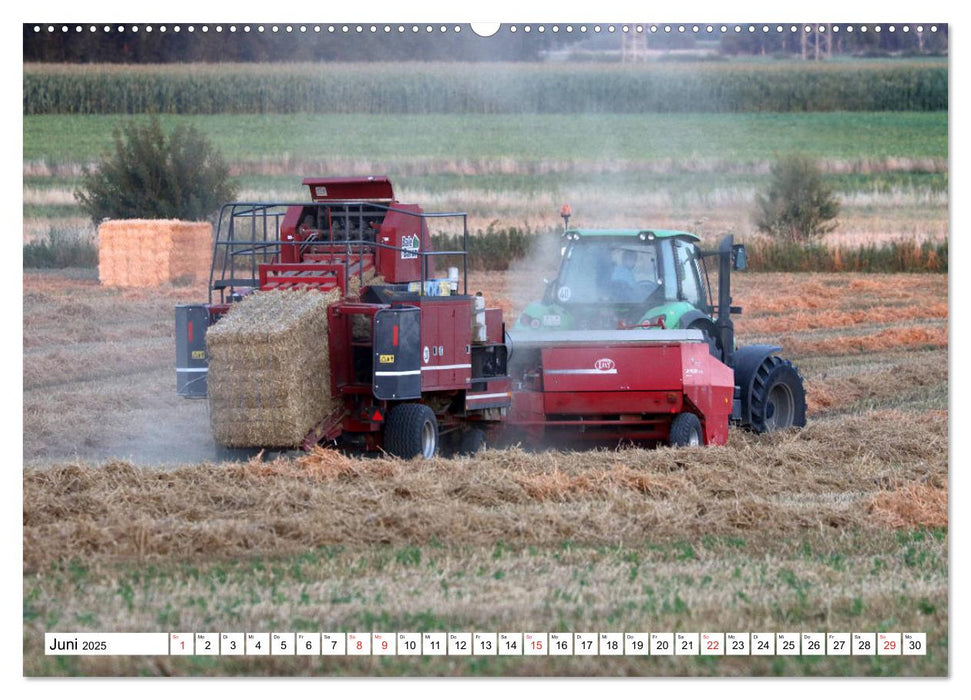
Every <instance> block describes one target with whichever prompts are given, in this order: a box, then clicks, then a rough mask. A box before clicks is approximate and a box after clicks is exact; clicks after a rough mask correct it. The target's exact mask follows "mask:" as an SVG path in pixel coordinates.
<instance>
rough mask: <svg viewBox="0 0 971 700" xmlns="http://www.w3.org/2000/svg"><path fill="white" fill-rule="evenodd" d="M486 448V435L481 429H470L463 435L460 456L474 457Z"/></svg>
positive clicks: (460, 443)
mask: <svg viewBox="0 0 971 700" xmlns="http://www.w3.org/2000/svg"><path fill="white" fill-rule="evenodd" d="M485 448H486V434H485V432H484V431H483V430H481V429H479V428H469V429H468V430H466V431H465V433H463V434H462V440H461V442H459V454H460V455H474V454H477V453H479V452H482V451H483V450H485Z"/></svg>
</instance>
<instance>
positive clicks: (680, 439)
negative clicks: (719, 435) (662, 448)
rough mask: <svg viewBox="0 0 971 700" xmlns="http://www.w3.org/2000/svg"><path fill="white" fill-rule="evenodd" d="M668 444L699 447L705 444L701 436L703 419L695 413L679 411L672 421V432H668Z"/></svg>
mask: <svg viewBox="0 0 971 700" xmlns="http://www.w3.org/2000/svg"><path fill="white" fill-rule="evenodd" d="M668 444H669V445H671V447H697V446H698V445H702V444H704V440H703V439H702V437H701V421H700V420H698V416H696V415H695V414H694V413H679V414H678V415H676V416H675V417H674V420H672V421H671V432H670V433H668Z"/></svg>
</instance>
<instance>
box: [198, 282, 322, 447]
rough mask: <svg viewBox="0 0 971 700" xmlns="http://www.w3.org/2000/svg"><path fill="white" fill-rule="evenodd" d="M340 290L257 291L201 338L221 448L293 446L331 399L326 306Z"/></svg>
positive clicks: (212, 418)
mask: <svg viewBox="0 0 971 700" xmlns="http://www.w3.org/2000/svg"><path fill="white" fill-rule="evenodd" d="M338 299H340V292H339V290H336V289H335V290H332V291H330V292H328V293H326V294H324V293H321V292H316V291H272V292H256V293H254V294H251V295H249V296H247V297H245V298H244V299H243V300H242V301H241V302H238V303H237V304H234V305H233V307H232V308H231V309H230V311H229V313H228V314H226V316H224V317H223V318H222V319H221V320H220V321H219V322H217V323H216V324H215V325H214V326H212V328H210V329H209V332H208V333H207V334H206V348H207V354H208V356H209V377H208V386H209V417H210V422H211V424H212V433H213V438H214V439H215V441H216V442H217V443H218V444H220V445H223V446H224V447H282V448H290V447H297V446H299V445H300V443H301V441H302V440H303V438H304V437H305V436H306V435H307V433H308V432H309V431H310V429H311V428H312V427H314V426H315V425H316V424H317V423H319V422H320V421H322V420H323V419H324V418H327V417H328V416H329V415H331V414H332V413H333V412H334V410H336V409H337V408H338V406H339V404H338V402H336V401H335V400H334V399H332V398H331V391H330V356H329V348H328V343H327V340H328V339H327V307H328V306H330V305H331V304H332V303H334V302H335V301H337V300H338Z"/></svg>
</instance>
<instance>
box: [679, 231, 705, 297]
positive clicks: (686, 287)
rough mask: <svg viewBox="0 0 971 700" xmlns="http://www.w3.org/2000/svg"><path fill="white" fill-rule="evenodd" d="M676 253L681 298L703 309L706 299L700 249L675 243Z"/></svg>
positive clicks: (680, 242)
mask: <svg viewBox="0 0 971 700" xmlns="http://www.w3.org/2000/svg"><path fill="white" fill-rule="evenodd" d="M674 251H675V256H676V257H677V266H678V282H679V283H680V284H681V294H680V297H679V298H680V299H682V300H684V301H686V302H688V303H689V304H691V305H692V306H694V307H696V308H702V307H703V306H704V298H703V295H702V286H701V276H700V274H699V270H698V249H697V248H696V247H695V246H693V245H691V244H690V243H685V242H684V241H675V243H674Z"/></svg>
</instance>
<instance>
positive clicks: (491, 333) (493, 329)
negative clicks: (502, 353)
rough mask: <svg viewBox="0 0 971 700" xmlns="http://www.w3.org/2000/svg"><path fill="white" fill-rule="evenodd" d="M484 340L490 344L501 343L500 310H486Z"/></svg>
mask: <svg viewBox="0 0 971 700" xmlns="http://www.w3.org/2000/svg"><path fill="white" fill-rule="evenodd" d="M485 315H486V338H487V339H488V341H489V342H490V343H501V342H503V337H502V331H503V325H502V309H486V310H485Z"/></svg>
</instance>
